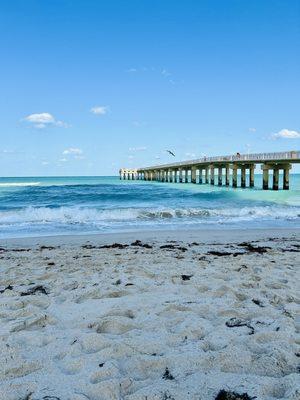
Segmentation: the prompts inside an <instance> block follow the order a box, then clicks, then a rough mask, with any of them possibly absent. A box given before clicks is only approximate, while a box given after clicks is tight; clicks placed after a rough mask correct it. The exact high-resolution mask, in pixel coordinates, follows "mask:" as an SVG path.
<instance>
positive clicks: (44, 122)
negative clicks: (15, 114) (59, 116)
mask: <svg viewBox="0 0 300 400" xmlns="http://www.w3.org/2000/svg"><path fill="white" fill-rule="evenodd" d="M23 119H24V121H26V122H29V123H30V124H32V125H33V126H34V127H35V128H37V129H44V128H46V127H47V126H51V125H52V126H53V125H55V126H59V127H63V128H68V127H69V124H67V123H66V122H63V121H58V120H56V119H55V118H54V116H53V115H52V114H50V113H47V112H43V113H35V114H30V115H27V117H25V118H23Z"/></svg>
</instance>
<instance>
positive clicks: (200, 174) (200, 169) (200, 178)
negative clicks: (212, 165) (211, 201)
mask: <svg viewBox="0 0 300 400" xmlns="http://www.w3.org/2000/svg"><path fill="white" fill-rule="evenodd" d="M202 172H203V170H202V168H199V183H200V185H201V184H202Z"/></svg>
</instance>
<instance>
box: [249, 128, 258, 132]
mask: <svg viewBox="0 0 300 400" xmlns="http://www.w3.org/2000/svg"><path fill="white" fill-rule="evenodd" d="M248 130H249V132H256V128H249V129H248Z"/></svg>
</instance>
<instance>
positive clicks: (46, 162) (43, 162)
mask: <svg viewBox="0 0 300 400" xmlns="http://www.w3.org/2000/svg"><path fill="white" fill-rule="evenodd" d="M49 164H50V163H49V161H42V165H49Z"/></svg>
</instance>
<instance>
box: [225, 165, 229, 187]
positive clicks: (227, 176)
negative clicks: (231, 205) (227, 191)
mask: <svg viewBox="0 0 300 400" xmlns="http://www.w3.org/2000/svg"><path fill="white" fill-rule="evenodd" d="M225 185H226V186H229V165H226V167H225Z"/></svg>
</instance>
